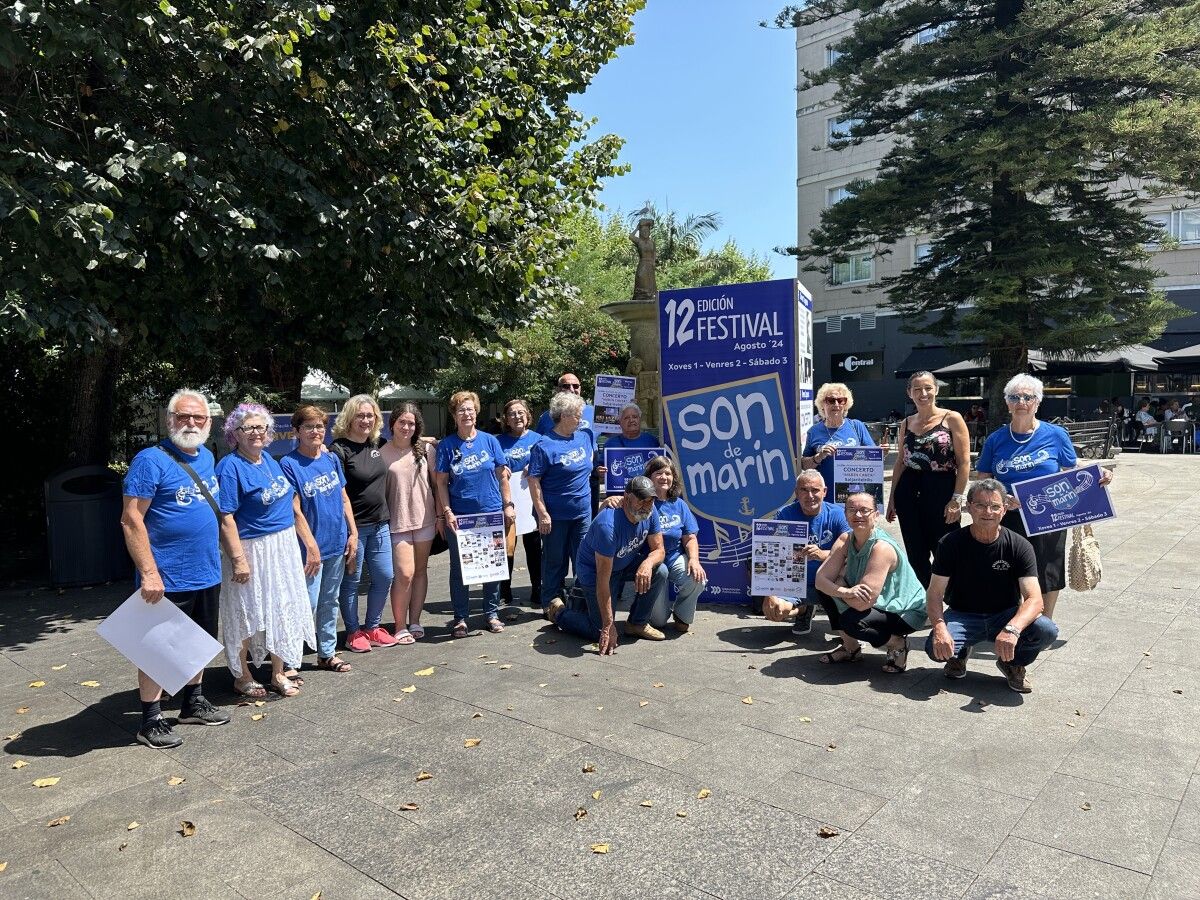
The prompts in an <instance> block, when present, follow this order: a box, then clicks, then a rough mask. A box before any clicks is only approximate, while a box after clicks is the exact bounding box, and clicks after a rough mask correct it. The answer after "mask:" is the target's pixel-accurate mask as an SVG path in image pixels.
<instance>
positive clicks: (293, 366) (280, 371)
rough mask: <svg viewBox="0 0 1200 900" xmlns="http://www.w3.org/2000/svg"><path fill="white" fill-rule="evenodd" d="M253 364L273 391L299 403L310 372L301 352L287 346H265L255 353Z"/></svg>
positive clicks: (285, 399)
mask: <svg viewBox="0 0 1200 900" xmlns="http://www.w3.org/2000/svg"><path fill="white" fill-rule="evenodd" d="M253 364H254V368H255V369H256V370H257V371H258V373H259V375H260V377H261V378H262V379H263V380H264V381H265V382H266V383H267V384H268V385H269V386H270V388H271V390H272V391H274V392H275V393H278V394H282V395H283V398H284V401H285V402H286V403H289V404H293V405H299V403H300V391H301V389H302V387H303V385H304V376H305V375H307V374H308V366H307V365H306V364H305V361H304V357H303V356H302V355H301V354H300V353H298V352H296V350H295V349H293V348H291V347H287V346H277V347H265V348H263V349H262V350H260V351H258V352H257V353H256V354H255V355H254V363H253ZM283 411H284V410H273V412H283Z"/></svg>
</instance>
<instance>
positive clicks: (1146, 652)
mask: <svg viewBox="0 0 1200 900" xmlns="http://www.w3.org/2000/svg"><path fill="white" fill-rule="evenodd" d="M1149 655H1150V653H1149V651H1147V650H1143V651H1142V656H1149Z"/></svg>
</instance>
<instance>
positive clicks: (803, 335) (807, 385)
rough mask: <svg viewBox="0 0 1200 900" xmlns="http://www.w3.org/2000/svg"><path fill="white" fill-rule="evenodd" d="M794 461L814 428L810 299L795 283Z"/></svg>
mask: <svg viewBox="0 0 1200 900" xmlns="http://www.w3.org/2000/svg"><path fill="white" fill-rule="evenodd" d="M796 293H797V303H796V457H797V459H799V457H800V449H801V448H802V447H803V446H804V443H805V441H806V440H807V438H808V430H809V429H810V428H812V426H813V401H814V399H815V394H814V393H813V333H812V331H813V324H812V320H813V315H812V296H811V295H810V294H809V293H808V289H807V288H805V287H804V285H803V284H801V283H800V282H799V281H797V282H796Z"/></svg>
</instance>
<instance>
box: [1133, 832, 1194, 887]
mask: <svg viewBox="0 0 1200 900" xmlns="http://www.w3.org/2000/svg"><path fill="white" fill-rule="evenodd" d="M1184 897H1187V898H1192V897H1200V843H1192V842H1190V841H1180V840H1175V839H1173V838H1172V839H1171V840H1168V841H1167V843H1166V845H1165V846H1164V847H1163V849H1162V853H1161V854H1160V855H1159V857H1158V865H1157V866H1155V868H1154V877H1153V878H1151V879H1150V889H1149V890H1148V891H1146V900H1181V898H1184Z"/></svg>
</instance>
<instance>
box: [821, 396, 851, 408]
mask: <svg viewBox="0 0 1200 900" xmlns="http://www.w3.org/2000/svg"><path fill="white" fill-rule="evenodd" d="M825 402H826V403H836V404H837V405H838V406H845V405H846V404H847V403H849V402H850V398H849V397H826V398H825Z"/></svg>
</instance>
